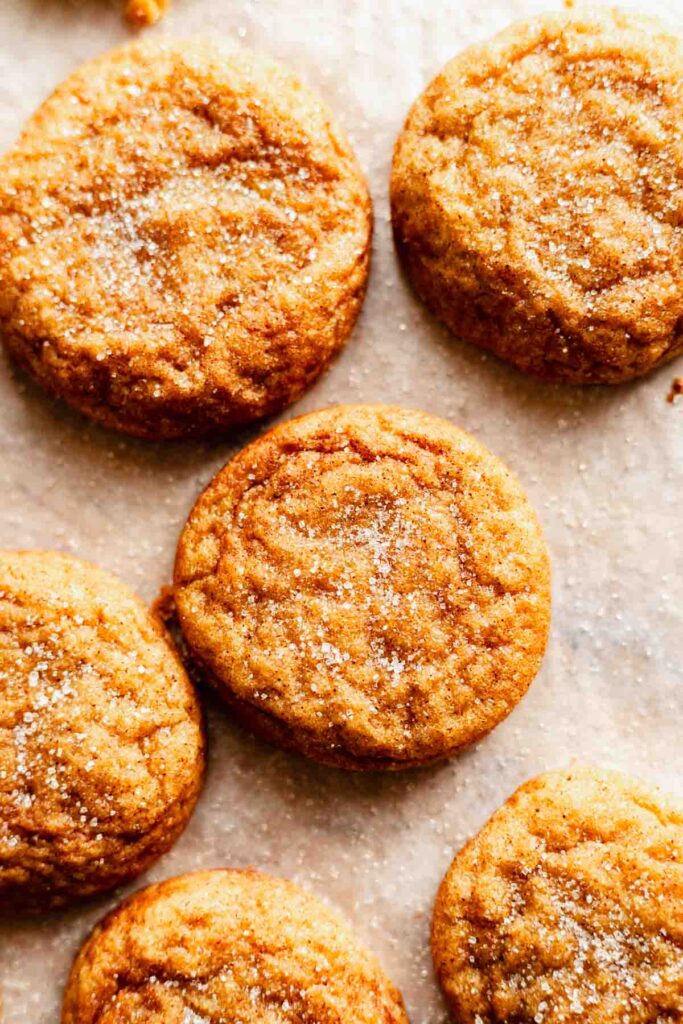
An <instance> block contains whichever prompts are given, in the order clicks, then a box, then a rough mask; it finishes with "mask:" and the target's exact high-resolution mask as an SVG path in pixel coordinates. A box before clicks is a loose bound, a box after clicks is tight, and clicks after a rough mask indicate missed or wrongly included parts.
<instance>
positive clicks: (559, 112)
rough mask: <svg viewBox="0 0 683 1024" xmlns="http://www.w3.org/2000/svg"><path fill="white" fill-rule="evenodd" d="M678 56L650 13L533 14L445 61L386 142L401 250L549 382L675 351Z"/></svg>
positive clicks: (593, 378) (438, 290)
mask: <svg viewBox="0 0 683 1024" xmlns="http://www.w3.org/2000/svg"><path fill="white" fill-rule="evenodd" d="M681 120H683V47H682V46H681V44H680V42H679V41H678V40H677V39H675V38H674V37H672V36H670V35H668V34H667V33H666V32H665V31H664V29H663V28H662V27H661V26H659V25H658V23H657V22H656V21H654V20H651V19H649V18H645V17H642V16H639V15H636V14H630V13H626V12H624V11H619V10H614V9H605V10H601V11H597V10H592V11H591V10H589V11H577V12H565V13H562V14H552V15H548V16H546V17H539V18H534V19H533V20H530V21H528V22H525V23H522V24H519V25H515V26H513V27H512V28H510V29H508V30H507V31H505V32H503V33H502V34H501V35H499V36H497V37H496V38H494V39H493V40H491V41H490V42H487V43H484V44H483V45H479V46H474V47H473V48H471V49H469V50H467V51H465V52H464V53H463V54H462V55H461V56H459V57H456V58H455V60H453V61H451V63H450V64H447V65H446V67H445V68H444V69H443V71H442V72H441V74H439V75H438V76H437V77H436V78H435V79H434V81H433V82H432V83H431V85H429V87H428V88H427V89H426V91H425V92H424V93H423V94H422V96H421V97H420V98H419V99H418V100H417V102H416V103H415V105H414V106H413V108H412V110H411V112H410V114H409V116H408V119H407V121H406V124H405V127H404V129H403V132H402V134H401V135H400V137H399V139H398V142H397V144H396V149H395V154H394V164H393V174H392V185H391V193H392V210H393V223H394V232H395V238H396V243H397V246H398V249H399V251H400V253H401V255H402V257H403V260H404V262H405V266H406V268H407V271H408V274H409V276H410V278H411V279H412V282H413V284H414V286H415V288H416V290H417V292H418V294H419V295H420V296H421V297H422V298H423V300H424V301H425V302H426V304H427V305H428V306H429V307H430V309H431V310H432V311H433V312H434V313H435V314H436V315H437V317H439V318H440V319H441V320H443V321H444V322H445V323H446V324H447V325H448V326H449V327H450V328H451V329H452V330H453V331H454V332H455V334H456V335H458V336H459V337H460V338H463V339H465V340H466V341H469V342H472V343H474V344H475V345H479V346H480V347H482V348H484V349H487V350H489V351H491V352H494V353H495V354H496V355H498V356H500V357H501V358H502V359H504V360H506V361H507V362H509V363H512V364H513V365H514V366H516V367H518V368H519V369H520V370H523V371H525V372H527V373H530V374H534V375H537V376H538V377H541V378H544V379H546V380H552V381H568V382H573V383H577V384H583V383H586V384H588V383H607V384H615V383H618V382H620V381H624V380H629V379H630V378H634V377H638V376H640V375H641V374H644V373H647V372H648V371H649V370H651V369H652V368H653V367H654V366H656V365H657V364H658V363H661V362H663V361H665V360H668V359H672V358H673V357H674V356H676V355H677V354H678V353H680V352H681V350H683V146H681V140H680V124H681Z"/></svg>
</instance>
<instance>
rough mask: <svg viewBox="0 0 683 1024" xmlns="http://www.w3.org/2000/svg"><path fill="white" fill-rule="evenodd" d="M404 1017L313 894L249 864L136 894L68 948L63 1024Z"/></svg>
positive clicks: (368, 1022)
mask: <svg viewBox="0 0 683 1024" xmlns="http://www.w3.org/2000/svg"><path fill="white" fill-rule="evenodd" d="M226 1021H235V1022H238V1021H239V1024H303V1022H304V1021H306V1022H309V1021H310V1022H311V1024H314V1022H315V1024H408V1018H407V1017H406V1014H405V1011H404V1009H403V1002H402V1000H401V996H400V994H399V993H398V992H397V990H396V989H395V988H394V986H393V985H392V984H391V982H389V981H388V979H387V978H386V977H385V975H384V974H383V973H382V971H381V970H380V968H379V966H378V964H377V963H376V961H375V959H374V958H373V957H372V956H370V955H369V954H368V953H367V952H366V951H365V950H364V949H363V948H362V946H361V945H360V943H359V942H358V941H357V939H356V938H355V937H354V936H353V935H352V934H351V932H350V931H349V929H348V928H347V926H346V925H345V924H343V923H342V922H341V921H340V920H339V919H338V918H337V917H336V915H335V914H333V913H332V912H331V911H330V910H329V909H328V908H327V907H326V906H325V905H324V904H323V903H321V902H320V901H319V900H317V899H316V898H315V897H314V896H311V895H309V894H308V893H306V892H304V891H303V890H302V889H300V888H298V887H297V886H295V885H292V884H291V883H290V882H286V881H284V880H282V879H277V878H269V877H268V876H266V875H261V874H259V873H257V872H255V871H228V870H222V871H204V872H197V873H196V874H189V875H182V876H181V877H179V878H173V879H170V880H169V881H166V882H162V883H161V884H160V885H153V886H151V887H150V888H148V889H143V890H142V892H138V893H136V894H135V895H134V896H133V897H131V898H130V899H128V900H126V901H125V902H124V903H123V904H122V905H121V906H120V907H119V908H118V909H117V910H115V911H114V912H113V913H111V914H110V915H109V916H108V917H106V918H105V919H104V921H102V922H101V924H100V925H99V926H98V927H97V928H96V929H95V931H94V933H93V934H92V936H91V937H90V939H89V940H88V941H87V942H86V943H85V945H84V946H83V948H82V950H81V952H80V954H79V956H78V957H77V959H76V961H75V963H74V966H73V969H72V971H71V975H70V978H69V982H68V985H67V990H66V995H65V999H64V1009H63V1014H62V1024H224V1022H226Z"/></svg>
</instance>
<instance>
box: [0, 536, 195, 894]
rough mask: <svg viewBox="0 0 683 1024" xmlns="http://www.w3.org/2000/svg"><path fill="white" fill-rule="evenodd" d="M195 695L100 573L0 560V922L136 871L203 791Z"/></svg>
mask: <svg viewBox="0 0 683 1024" xmlns="http://www.w3.org/2000/svg"><path fill="white" fill-rule="evenodd" d="M203 767H204V741H203V734H202V726H201V718H200V709H199V705H198V702H197V698H196V696H195V693H194V690H193V688H192V686H191V684H190V682H189V680H188V678H187V675H186V674H185V671H184V669H183V667H182V665H181V663H180V661H179V659H178V656H177V655H176V653H175V650H174V648H173V647H172V645H171V643H170V640H169V639H168V637H167V636H166V634H165V632H164V630H163V629H162V627H161V626H160V624H159V623H158V621H157V620H156V619H154V618H153V617H152V616H151V615H150V614H149V613H148V612H147V611H146V609H145V608H144V606H143V605H142V603H141V602H140V601H139V599H138V598H137V597H136V596H135V595H134V594H133V593H132V591H130V590H129V589H128V587H126V586H124V584H123V583H121V582H120V581H118V580H117V579H116V578H115V577H113V576H111V575H110V574H109V573H106V572H104V571H103V570H101V569H98V568H96V567H95V566H92V565H89V564H88V563H86V562H81V561H77V560H76V559H74V558H70V557H67V556H65V555H59V554H57V553H55V552H48V551H22V552H8V551H3V552H0V911H3V912H9V911H10V910H11V909H28V910H36V911H44V910H47V909H49V908H51V907H56V906H62V905H64V904H67V903H72V902H75V901H77V900H80V899H83V898H86V897H89V896H92V895H95V894H97V893H100V892H103V891H105V890H107V889H110V888H113V887H114V886H116V885H118V884H120V883H122V882H125V881H127V880H128V879H130V878H132V877H134V876H135V875H137V874H139V873H140V872H142V871H143V870H145V869H146V868H147V867H149V865H150V864H151V863H152V862H153V861H155V860H156V859H157V858H158V857H159V856H161V854H162V853H164V852H165V851H166V850H167V849H168V848H169V847H170V846H171V845H172V844H173V842H174V841H175V839H176V838H177V837H178V835H179V833H180V832H181V831H182V829H183V828H184V826H185V824H186V823H187V820H188V818H189V816H190V814H191V812H192V809H193V807H194V804H195V801H196V799H197V795H198V792H199V788H200V785H201V780H202V774H203Z"/></svg>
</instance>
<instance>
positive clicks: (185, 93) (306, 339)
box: [0, 39, 371, 438]
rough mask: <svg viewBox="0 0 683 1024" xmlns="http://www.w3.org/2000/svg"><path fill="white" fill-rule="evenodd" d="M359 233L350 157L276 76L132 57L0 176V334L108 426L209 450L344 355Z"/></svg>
mask: <svg viewBox="0 0 683 1024" xmlns="http://www.w3.org/2000/svg"><path fill="white" fill-rule="evenodd" d="M370 233H371V206H370V199H369V196H368V192H367V189H366V186H365V183H364V181H363V178H362V175H361V173H360V170H359V168H358V165H357V163H356V159H355V157H354V155H353V153H352V151H351V149H350V147H349V145H348V143H347V142H346V141H345V139H344V138H343V137H342V136H341V134H340V133H339V132H338V131H337V129H336V128H335V127H334V126H333V125H332V123H331V121H330V113H329V111H328V109H327V108H326V107H325V106H324V105H323V104H322V103H321V102H320V101H319V100H318V99H317V98H316V97H315V96H313V95H312V94H311V93H309V92H308V91H307V90H306V89H304V88H303V86H302V85H301V84H300V83H299V81H298V80H297V79H296V78H294V76H293V75H291V74H290V72H289V71H287V70H285V69H284V68H282V67H280V66H279V65H277V64H275V63H273V62H272V61H269V60H267V59H266V58H264V57H258V56H255V55H254V54H249V53H246V52H235V51H234V50H233V49H231V48H230V47H229V46H228V45H227V44H225V45H222V44H218V43H213V42H209V41H201V40H196V39H195V40H190V41H180V42H178V41H176V42H168V41H166V42H154V41H149V40H147V41H145V42H138V43H135V44H133V45H129V46H127V47H124V48H123V49H121V50H117V51H115V52H114V53H110V54H107V55H105V56H104V57H101V58H100V59H99V60H95V61H93V62H92V63H89V64H86V65H85V66H84V67H82V68H80V70H78V71H76V72H75V73H74V74H72V75H71V77H70V78H68V79H67V80H66V82H64V84H63V85H61V86H60V87H59V88H58V89H57V90H56V92H55V93H54V94H53V95H52V96H51V97H50V99H48V100H47V101H46V102H45V103H44V104H43V106H42V107H41V108H40V109H39V110H38V112H37V113H36V114H35V115H34V116H33V118H32V119H31V120H30V121H29V122H28V125H27V126H26V128H25V130H24V132H23V134H22V136H21V138H20V139H19V142H18V144H17V145H16V146H15V148H14V149H13V150H12V151H11V152H10V153H9V154H8V155H7V156H6V157H5V158H4V159H3V160H2V161H0V333H3V334H4V339H5V342H6V344H7V347H8V349H9V351H10V353H11V354H12V355H13V356H14V358H15V359H16V360H17V362H18V363H20V364H21V365H22V366H23V367H25V368H26V369H28V370H29V371H30V372H31V373H32V374H33V375H34V376H35V377H36V379H37V380H39V381H40V382H41V383H42V384H43V385H44V386H45V387H47V388H48V389H49V390H50V391H52V392H54V393H55V394H57V395H59V396H61V397H62V398H64V399H65V400H66V401H68V402H69V403H70V404H71V405H73V406H75V407H76V408H77V409H80V410H81V411H82V412H84V413H85V414H86V415H88V416H90V417H92V418H93V419H95V420H98V421H99V422H101V423H104V424H105V425H107V426H110V427H116V428H118V429H120V430H123V431H126V432H128V433H131V434H135V435H138V436H140V437H147V438H164V437H176V436H180V435H184V434H208V433H211V432H215V431H219V430H222V429H224V428H227V427H229V426H231V425H232V424H235V423H240V422H244V421H247V420H253V419H255V418H257V417H261V416H265V415H268V414H270V413H273V412H275V411H276V410H278V409H280V408H282V407H283V406H284V405H286V404H287V403H289V402H291V401H293V400H294V399H295V398H296V397H297V396H298V395H300V394H301V392H302V391H303V390H304V389H305V388H306V387H307V386H308V385H309V384H310V383H311V382H312V381H313V380H314V378H315V377H317V375H318V374H319V373H320V372H321V370H322V369H323V367H324V366H325V365H326V364H327V363H328V361H329V360H330V359H331V357H332V356H333V355H334V353H335V352H336V351H337V350H338V349H339V348H340V347H341V346H342V345H343V344H344V342H345V341H346V339H347V337H348V335H349V332H350V331H351V328H352V326H353V323H354V321H355V319H356V316H357V314H358V312H359V309H360V306H361V302H362V299H363V294H364V290H365V284H366V279H367V274H368V260H369V245H370Z"/></svg>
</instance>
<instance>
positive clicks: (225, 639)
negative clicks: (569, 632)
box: [175, 406, 550, 768]
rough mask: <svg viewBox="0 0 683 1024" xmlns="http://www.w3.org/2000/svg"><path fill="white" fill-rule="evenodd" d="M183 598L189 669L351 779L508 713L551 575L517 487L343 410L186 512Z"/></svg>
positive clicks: (471, 456)
mask: <svg viewBox="0 0 683 1024" xmlns="http://www.w3.org/2000/svg"><path fill="white" fill-rule="evenodd" d="M175 596H176V602H177V608H178V614H179V618H180V623H181V626H182V630H183V634H184V637H185V640H186V642H187V645H188V648H189V651H190V653H191V654H192V655H193V656H194V657H195V658H196V659H197V661H198V662H199V663H200V664H201V665H202V666H203V667H204V669H205V670H206V671H207V673H208V675H209V676H210V677H211V679H212V680H213V682H214V684H215V685H216V687H217V688H218V690H219V691H220V693H221V694H222V695H223V696H224V697H225V698H226V699H227V700H228V701H229V702H230V703H231V705H232V707H233V708H234V709H235V711H236V713H237V714H238V715H239V716H240V717H242V718H243V719H245V720H246V722H247V723H248V724H249V725H250V726H252V727H253V728H254V729H256V731H258V732H260V733H261V734H263V735H265V736H266V737H267V738H269V739H271V740H272V741H274V742H275V743H278V744H281V745H283V746H285V747H289V748H293V749H295V750H299V751H302V752H303V753H305V754H308V755H309V756H311V757H313V758H315V759H317V760H320V761H322V762H325V763H328V764H333V765H340V766H343V767H348V768H401V767H408V766H413V765H418V764H423V763H426V762H429V761H434V760H438V759H440V758H444V757H447V756H449V755H450V754H452V753H453V752H454V751H455V750H457V749H458V748H459V747H462V746H464V745H466V744H468V743H471V742H473V741H474V740H476V739H478V738H479V737H481V736H483V735H484V734H485V733H487V732H488V731H489V730H490V729H492V728H493V726H494V725H496V724H497V723H498V722H500V720H501V719H503V718H504V717H505V716H506V715H507V714H509V712H510V711H511V710H512V709H513V707H514V706H515V704H516V703H517V702H518V701H519V699H520V698H521V697H522V695H523V694H524V692H525V691H526V689H527V687H528V686H529V684H530V682H531V680H532V679H533V677H534V675H535V674H536V671H537V670H538V667H539V664H540V661H541V657H542V654H543V651H544V648H545V644H546V639H547V635H548V623H549V606H550V585H549V564H548V555H547V551H546V547H545V544H544V541H543V537H542V535H541V531H540V528H539V525H538V522H537V520H536V516H535V515H534V512H533V510H532V509H531V507H530V505H529V503H528V501H527V499H526V497H525V495H524V494H523V492H522V490H521V488H520V486H519V484H518V483H517V481H516V480H515V479H514V477H513V476H512V475H511V474H510V473H509V471H508V470H507V469H506V468H505V467H504V466H503V465H502V463H500V462H499V461H498V459H496V458H495V457H494V456H493V455H492V454H491V453H490V452H489V451H487V450H486V449H485V448H484V447H483V446H482V445H480V444H478V442H477V441H475V440H474V439H473V438H472V437H469V436H468V435H467V434H464V433H463V432H462V431H460V430H458V429H457V428H456V427H454V426H452V425H451V424H450V423H447V422H446V421H444V420H439V419H435V418H433V417H431V416H428V415H426V414H424V413H419V412H412V411H407V410H401V409H396V408H389V407H383V406H348V407H338V408H335V409H328V410H325V411H322V412H317V413H313V414H311V415H308V416H304V417H302V418H300V419H295V420H292V421H290V422H288V423H285V424H283V425H281V426H279V427H277V428H276V429H275V430H272V431H270V432H269V433H267V434H265V435H264V436H263V437H261V438H259V439H258V440H256V441H254V442H253V443H252V444H251V445H249V446H248V447H247V448H245V449H244V450H243V451H242V452H241V453H240V454H239V455H238V456H237V457H236V458H235V459H233V461H232V462H230V463H228V465H227V466H226V467H225V468H224V469H223V470H221V472H219V473H218V475H217V476H216V477H215V479H214V480H213V481H212V482H211V483H210V484H209V486H208V487H207V489H206V490H205V492H204V494H203V495H202V496H201V497H200V498H199V500H198V502H197V504H196V505H195V507H194V509H193V511H192V513H191V515H190V518H189V520H188V523H187V525H186V527H185V529H184V531H183V534H182V536H181V539H180V543H179V547H178V554H177V560H176V569H175Z"/></svg>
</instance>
